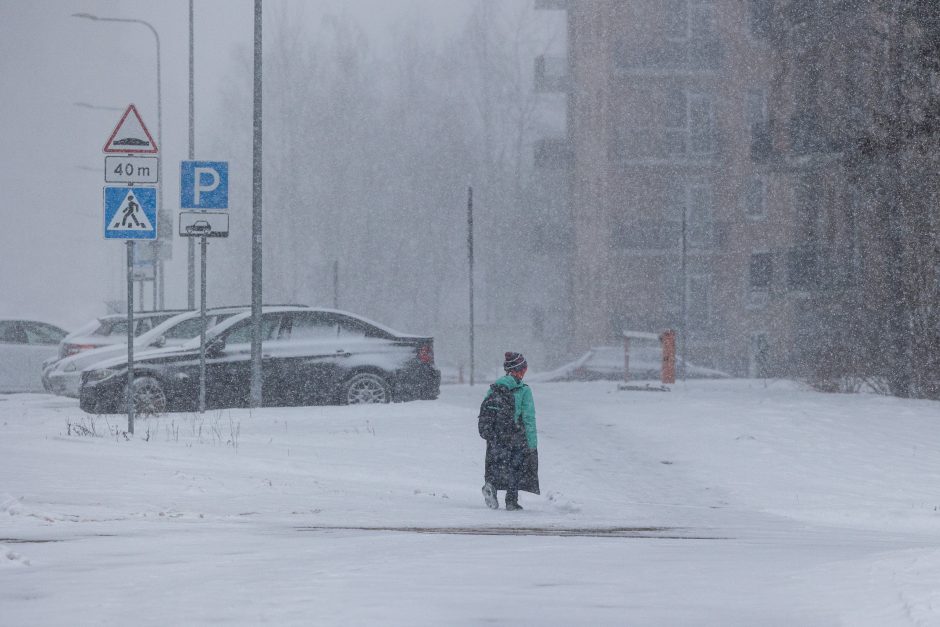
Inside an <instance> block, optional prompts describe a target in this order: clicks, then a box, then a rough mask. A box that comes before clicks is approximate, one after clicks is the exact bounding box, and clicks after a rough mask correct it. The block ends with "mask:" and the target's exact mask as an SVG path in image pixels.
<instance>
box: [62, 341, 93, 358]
mask: <svg viewBox="0 0 940 627" xmlns="http://www.w3.org/2000/svg"><path fill="white" fill-rule="evenodd" d="M93 348H95V345H94V344H66V345H65V351H64V352H65V355H64V356H65V357H68V356H69V355H74V354H75V353H80V352H82V351H87V350H91V349H93Z"/></svg>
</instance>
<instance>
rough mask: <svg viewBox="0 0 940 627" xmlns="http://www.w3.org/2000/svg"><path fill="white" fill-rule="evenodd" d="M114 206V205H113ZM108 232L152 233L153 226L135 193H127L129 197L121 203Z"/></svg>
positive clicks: (131, 191)
mask: <svg viewBox="0 0 940 627" xmlns="http://www.w3.org/2000/svg"><path fill="white" fill-rule="evenodd" d="M112 206H114V205H112ZM107 230H108V231H152V230H153V225H152V224H151V223H150V220H148V219H147V215H146V214H145V213H144V210H143V209H142V208H141V206H140V201H138V200H137V196H135V195H134V191H133V190H130V191H128V192H127V197H126V198H125V199H124V200H123V201H121V206H120V207H118V210H117V213H115V214H114V217H113V218H112V219H111V222H110V223H109V224H108V229H107Z"/></svg>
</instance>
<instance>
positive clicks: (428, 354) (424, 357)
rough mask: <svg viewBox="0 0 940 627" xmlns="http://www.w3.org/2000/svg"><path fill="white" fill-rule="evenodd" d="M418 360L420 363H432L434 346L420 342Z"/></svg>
mask: <svg viewBox="0 0 940 627" xmlns="http://www.w3.org/2000/svg"><path fill="white" fill-rule="evenodd" d="M418 361H420V362H421V363H422V364H433V363H434V347H433V346H432V345H430V344H422V345H421V346H419V347H418Z"/></svg>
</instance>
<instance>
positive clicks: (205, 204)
mask: <svg viewBox="0 0 940 627" xmlns="http://www.w3.org/2000/svg"><path fill="white" fill-rule="evenodd" d="M180 209H202V210H206V209H228V161H181V162H180Z"/></svg>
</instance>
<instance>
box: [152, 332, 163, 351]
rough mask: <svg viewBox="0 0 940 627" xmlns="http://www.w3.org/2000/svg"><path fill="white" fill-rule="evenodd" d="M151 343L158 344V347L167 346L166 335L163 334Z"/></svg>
mask: <svg viewBox="0 0 940 627" xmlns="http://www.w3.org/2000/svg"><path fill="white" fill-rule="evenodd" d="M150 345H151V346H156V347H157V348H163V347H164V346H166V336H165V335H161V336H160V337H158V338H157V339H155V340H154V341H153V342H151V343H150Z"/></svg>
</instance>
